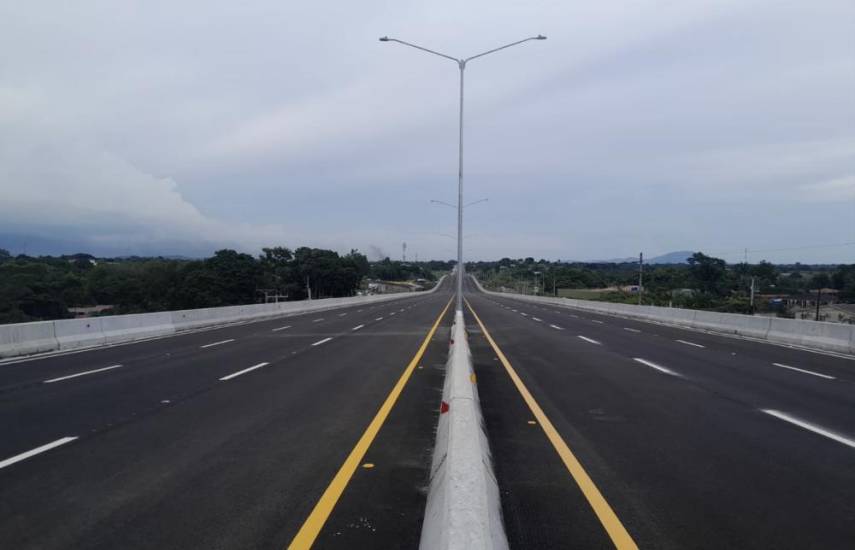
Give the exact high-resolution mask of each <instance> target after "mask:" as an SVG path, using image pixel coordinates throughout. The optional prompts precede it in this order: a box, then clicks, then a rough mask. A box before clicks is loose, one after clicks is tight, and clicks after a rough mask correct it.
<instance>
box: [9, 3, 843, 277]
mask: <svg viewBox="0 0 855 550" xmlns="http://www.w3.org/2000/svg"><path fill="white" fill-rule="evenodd" d="M0 20H3V21H5V22H7V25H4V32H3V33H0V66H2V67H3V69H2V72H0V193H2V201H0V246H3V244H2V239H3V236H4V235H5V236H6V239H7V241H9V242H11V236H15V240H14V242H20V237H21V236H22V235H23V236H29V237H27V238H30V239H32V240H33V242H43V241H41V240H40V239H50V238H57V236H58V235H61V237H62V239H61V240H62V242H63V243H65V244H63V246H74V243H80V248H81V249H91V250H94V251H98V250H109V251H110V253H122V251H126V253H151V252H152V251H160V252H162V253H164V254H175V253H178V254H181V253H193V254H202V253H206V252H207V251H209V250H213V249H215V248H217V247H220V246H234V247H238V248H241V249H245V250H257V249H258V247H260V246H263V245H268V244H285V245H291V246H294V245H299V244H310V245H316V246H326V247H331V248H335V249H338V250H341V251H346V250H349V249H350V248H353V247H357V248H361V249H363V250H369V249H370V247H377V248H378V249H383V250H399V248H400V243H401V241H404V240H406V241H407V242H408V247H409V251H410V252H411V255H414V254H415V253H416V252H418V253H419V256H420V257H421V258H428V257H443V258H445V257H452V256H453V255H454V243H453V241H452V240H450V239H448V238H447V237H444V236H443V235H442V234H449V233H453V232H454V231H455V217H454V212H453V211H451V210H449V209H442V208H436V207H431V206H430V205H429V202H428V201H429V200H430V199H441V200H446V201H449V202H453V201H454V198H455V196H456V195H455V193H456V151H457V143H456V122H457V113H456V101H457V95H456V94H457V89H456V86H457V80H456V79H457V71H456V68H455V67H454V65H453V64H451V63H450V62H446V61H444V60H441V59H439V58H433V57H429V56H424V55H420V54H419V53H418V52H415V51H411V50H408V49H406V48H403V47H396V45H390V44H381V43H379V42H377V36H379V35H382V34H390V35H398V36H401V37H404V38H407V39H410V40H412V41H414V42H417V43H423V44H425V45H427V46H429V47H434V48H436V49H439V50H442V51H448V52H449V53H452V54H459V55H466V54H470V53H474V52H478V51H481V50H484V49H488V48H490V47H492V46H494V45H497V44H501V43H503V42H506V41H508V40H513V39H515V38H517V37H518V36H527V35H530V34H533V33H538V32H542V33H544V34H547V35H548V36H549V40H548V41H546V42H545V43H534V44H527V45H525V46H524V47H520V48H518V49H513V50H508V51H506V52H502V53H501V54H497V55H496V56H495V57H492V56H491V57H486V58H483V59H480V60H478V61H476V62H473V63H472V65H471V66H470V67H469V68H468V69H467V114H466V116H467V118H466V124H467V130H466V140H467V144H466V150H467V161H466V193H467V197H470V198H471V199H476V198H481V197H489V198H490V202H489V203H487V204H483V205H478V206H476V207H473V208H472V209H471V210H469V211H467V229H466V233H467V234H468V235H469V238H468V239H467V254H468V255H469V256H470V257H476V258H490V257H497V256H505V255H510V256H520V255H532V256H537V257H550V258H564V259H567V258H602V257H622V256H627V255H631V254H634V253H636V252H637V251H638V250H644V251H645V252H646V253H648V254H650V255H655V254H657V253H661V252H666V251H669V250H679V249H694V248H704V249H707V250H711V251H716V250H720V251H723V255H726V254H736V255H737V256H736V258H734V259H739V258H740V257H741V253H738V252H734V251H739V250H742V249H743V248H744V247H748V248H751V249H757V250H777V249H780V248H797V247H803V246H808V245H819V244H829V243H844V242H852V241H855V130H853V128H855V102H853V100H852V98H853V97H855V54H853V51H855V49H853V41H852V37H851V23H852V21H853V20H855V5H853V4H852V3H851V2H848V1H836V0H828V1H825V2H822V3H820V4H816V3H812V4H803V3H788V4H783V3H780V2H773V1H771V0H769V1H748V2H746V1H741V2H721V1H715V2H713V1H709V2H699V1H698V2H681V3H671V2H656V1H652V0H648V1H642V2H635V3H632V4H606V5H598V4H596V3H591V2H540V3H537V2H534V3H495V2H489V3H488V2H481V3H476V4H471V3H469V4H466V6H465V7H461V6H460V5H458V4H457V3H453V2H432V3H430V4H420V3H415V2H412V3H407V2H398V3H394V4H391V5H387V4H385V3H382V2H367V3H348V2H340V3H335V4H329V5H325V6H323V7H315V6H310V5H288V3H281V2H251V3H242V4H240V5H238V4H234V3H227V2H205V3H199V2H183V3H180V4H175V3H167V2H146V3H143V4H130V3H118V2H101V3H98V2H96V3H87V4H84V5H75V6H73V7H71V6H69V7H62V6H56V5H48V4H47V3H39V2H28V3H21V2H18V3H13V2H5V3H0ZM8 23H11V24H8ZM500 55H501V57H500ZM853 252H855V247H851V246H848V247H847V246H838V247H836V248H835V247H829V248H817V249H801V250H797V251H779V252H774V253H769V254H767V255H768V257H769V259H773V260H781V261H785V260H795V259H801V260H803V261H850V262H851V261H853ZM758 259H759V258H758Z"/></svg>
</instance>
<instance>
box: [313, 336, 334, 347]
mask: <svg viewBox="0 0 855 550" xmlns="http://www.w3.org/2000/svg"><path fill="white" fill-rule="evenodd" d="M330 340H332V337H330V338H324V339H323V340H318V341H317V342H315V343H314V344H312V345H313V346H320V345H321V344H326V343H327V342H329V341H330Z"/></svg>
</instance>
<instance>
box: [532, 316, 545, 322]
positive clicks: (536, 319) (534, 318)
mask: <svg viewBox="0 0 855 550" xmlns="http://www.w3.org/2000/svg"><path fill="white" fill-rule="evenodd" d="M532 319H533V320H535V321H537V322H538V323H542V322H543V319H538V318H537V317H532Z"/></svg>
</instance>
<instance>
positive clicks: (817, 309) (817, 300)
mask: <svg viewBox="0 0 855 550" xmlns="http://www.w3.org/2000/svg"><path fill="white" fill-rule="evenodd" d="M820 300H822V287H821V286H820V287H819V288H817V289H816V320H817V321H819V302H820Z"/></svg>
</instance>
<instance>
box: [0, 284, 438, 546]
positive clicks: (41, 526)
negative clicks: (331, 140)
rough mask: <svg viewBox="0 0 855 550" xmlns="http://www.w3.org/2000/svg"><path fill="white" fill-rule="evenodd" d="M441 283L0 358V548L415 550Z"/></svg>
mask: <svg viewBox="0 0 855 550" xmlns="http://www.w3.org/2000/svg"><path fill="white" fill-rule="evenodd" d="M444 286H445V287H447V288H443V289H440V290H439V291H437V292H435V293H433V294H428V295H419V294H416V295H413V296H412V297H407V298H402V299H400V300H394V301H391V302H388V303H384V304H377V305H366V306H356V307H348V308H342V309H337V310H331V311H325V312H320V313H310V314H307V315H299V316H293V317H285V318H280V319H277V320H271V321H264V322H257V323H250V324H244V325H238V326H232V327H226V328H221V329H216V330H208V331H203V332H198V333H193V334H186V335H180V336H175V337H170V338H163V339H158V340H152V341H147V342H142V343H137V344H129V345H122V346H115V347H111V348H104V349H98V350H93V351H87V352H82V353H73V354H65V355H59V356H54V357H48V358H41V359H38V360H30V361H24V362H19V363H13V364H3V365H0V417H2V418H3V423H2V431H0V433H2V437H0V547H2V548H104V549H108V548H109V549H114V548H285V547H286V546H288V545H289V544H290V543H292V541H295V537H296V536H297V534H298V532H300V529H301V527H303V526H304V524H305V523H307V520H308V518H309V517H310V516H311V517H312V518H313V521H315V522H319V524H320V526H321V528H320V530H319V531H318V532H316V533H313V532H312V530H311V529H309V530H308V534H307V533H306V532H303V534H302V538H301V539H300V541H299V543H300V544H306V543H311V542H317V546H318V547H333V548H336V547H340V548H356V547H377V548H379V547H385V548H389V547H394V546H398V545H399V544H400V545H401V546H403V547H415V546H417V545H418V539H419V533H420V529H421V523H422V516H423V514H424V504H425V499H426V493H425V486H426V484H427V481H428V475H429V467H430V457H431V455H430V452H431V448H432V446H433V438H434V431H435V425H436V422H437V416H438V407H439V399H440V392H441V388H442V380H443V370H444V363H445V358H446V353H447V346H448V343H447V338H448V328H449V326H450V323H451V318H452V312H451V311H450V309H448V310H446V309H445V308H446V306H447V304H448V302H449V299H450V297H451V294H450V288H451V283H450V282H446V283H445V285H444ZM443 312H445V313H444V314H443ZM434 327H436V330H435V331H432V329H433V328H434ZM416 359H417V360H416ZM410 367H411V368H410ZM93 371H94V372H93ZM396 387H397V388H398V390H399V391H398V392H397V394H395V391H396ZM393 394H394V395H393ZM390 400H391V405H390V403H389V401H390ZM384 404H386V405H390V406H388V407H387V410H386V411H385V412H386V416H385V417H383V418H381V419H379V420H382V421H381V422H379V423H378V422H377V420H378V419H377V418H376V416H377V415H378V411H381V412H382V407H383V406H384ZM372 421H374V422H373V423H372ZM371 425H374V426H375V427H378V428H379V430H378V431H377V433H375V434H373V435H372V436H371V437H370V438H369V441H368V443H369V444H368V445H367V446H366V445H363V447H362V448H361V453H362V454H360V452H359V451H357V452H356V453H355V456H353V455H354V453H353V451H354V449H355V448H356V447H357V446H358V445H359V444H360V442H361V443H363V444H364V443H365V442H366V439H365V438H366V435H365V434H366V430H367V428H369V426H371ZM72 438H74V439H72ZM349 456H350V457H351V458H355V459H356V461H355V462H353V464H355V465H356V467H355V469H354V468H352V469H351V471H350V472H349V473H350V475H349V476H347V475H345V477H344V478H341V476H339V477H338V478H336V474H337V473H340V470H341V469H342V467H343V465H344V464H345V463H346V459H348V457H349ZM345 473H347V472H345ZM334 478H335V479H336V480H338V482H339V483H338V485H337V486H336V487H332V486H333V485H334ZM342 479H343V483H342ZM330 487H332V497H334V498H333V504H334V506H333V507H332V509H331V513H329V512H330V511H328V512H327V513H321V514H320V515H318V513H314V514H313V509H314V508H315V507H316V504H317V503H318V502H319V501H320V500H322V495H325V494H327V502H328V503H329V501H330V498H329V495H328V493H330ZM336 491H339V494H338V495H336V494H335V493H336ZM315 537H318V538H317V540H316V539H315ZM298 545H299V544H298Z"/></svg>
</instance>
